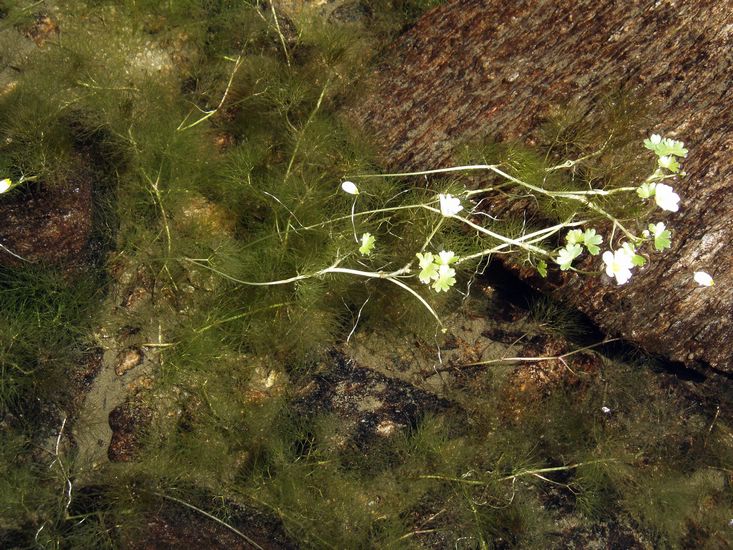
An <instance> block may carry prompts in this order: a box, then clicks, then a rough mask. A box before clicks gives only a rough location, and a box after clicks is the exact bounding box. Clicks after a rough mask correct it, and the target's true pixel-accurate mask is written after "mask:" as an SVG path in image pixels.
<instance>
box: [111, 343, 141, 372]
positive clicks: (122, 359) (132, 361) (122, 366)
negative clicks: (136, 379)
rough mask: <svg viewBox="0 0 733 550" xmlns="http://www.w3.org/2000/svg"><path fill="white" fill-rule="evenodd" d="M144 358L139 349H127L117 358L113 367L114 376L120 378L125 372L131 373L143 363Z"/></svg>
mask: <svg viewBox="0 0 733 550" xmlns="http://www.w3.org/2000/svg"><path fill="white" fill-rule="evenodd" d="M144 359H145V356H144V354H143V351H142V350H141V349H139V348H134V347H133V348H127V349H126V350H123V351H121V352H120V354H119V355H118V356H117V364H116V365H115V374H116V375H117V376H122V375H124V374H125V373H126V372H128V371H131V370H132V369H134V368H135V367H137V366H138V365H139V364H141V363H142V362H143V360H144Z"/></svg>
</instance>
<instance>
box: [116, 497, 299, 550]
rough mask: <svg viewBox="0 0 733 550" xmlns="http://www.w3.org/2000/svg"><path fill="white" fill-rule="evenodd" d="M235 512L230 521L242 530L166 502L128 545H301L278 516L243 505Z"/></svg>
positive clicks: (147, 548) (134, 549)
mask: <svg viewBox="0 0 733 550" xmlns="http://www.w3.org/2000/svg"><path fill="white" fill-rule="evenodd" d="M211 504H213V502H212V503H211ZM233 516H234V517H233V518H232V519H231V520H230V525H231V527H232V528H234V529H236V530H237V531H239V533H240V534H238V533H236V532H234V531H233V530H232V529H230V528H227V527H225V526H224V525H221V524H220V523H217V522H215V521H214V520H212V519H210V518H207V517H205V516H203V515H201V514H200V513H198V512H196V511H193V510H189V509H186V508H185V507H184V506H183V505H181V504H180V503H175V502H166V504H165V505H164V506H162V507H161V509H160V510H159V512H158V513H157V514H155V515H154V516H153V517H150V518H148V521H147V523H146V526H145V533H144V535H143V536H141V537H140V538H138V539H137V540H133V541H129V542H128V543H127V544H125V545H124V548H125V549H126V550H180V549H183V548H201V549H212V550H215V549H221V550H252V549H254V548H262V549H263V550H295V549H296V548H298V546H297V545H296V544H294V543H293V542H291V541H290V540H289V539H288V537H287V536H286V534H285V532H284V530H283V528H282V525H281V524H280V523H279V522H278V521H277V520H275V519H272V518H270V517H268V516H265V515H263V514H261V513H257V512H256V511H252V510H246V509H242V508H241V507H240V508H239V509H238V510H237V511H236V512H235V514H233ZM242 535H244V536H242ZM255 545H257V546H255Z"/></svg>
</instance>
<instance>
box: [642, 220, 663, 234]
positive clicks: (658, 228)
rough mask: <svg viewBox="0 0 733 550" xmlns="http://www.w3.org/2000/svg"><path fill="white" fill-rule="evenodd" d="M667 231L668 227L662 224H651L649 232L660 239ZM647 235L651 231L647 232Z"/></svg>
mask: <svg viewBox="0 0 733 550" xmlns="http://www.w3.org/2000/svg"><path fill="white" fill-rule="evenodd" d="M665 229H667V227H666V226H665V225H664V223H662V222H658V223H656V224H651V223H650V224H649V230H650V231H651V232H652V235H654V236H655V237H659V235H661V234H662V233H664V231H665ZM646 233H649V231H646Z"/></svg>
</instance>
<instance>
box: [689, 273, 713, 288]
mask: <svg viewBox="0 0 733 550" xmlns="http://www.w3.org/2000/svg"><path fill="white" fill-rule="evenodd" d="M693 278H694V279H695V282H696V283H697V284H699V285H700V286H713V285H714V284H715V281H713V278H712V277H711V276H710V275H708V274H707V273H705V272H704V271H695V275H694V276H693Z"/></svg>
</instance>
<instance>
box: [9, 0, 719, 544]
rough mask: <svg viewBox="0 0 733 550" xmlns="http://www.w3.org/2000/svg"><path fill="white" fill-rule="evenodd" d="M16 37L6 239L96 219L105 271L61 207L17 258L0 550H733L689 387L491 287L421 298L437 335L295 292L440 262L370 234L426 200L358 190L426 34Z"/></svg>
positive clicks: (510, 291) (79, 12) (385, 292)
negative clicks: (365, 103) (74, 185)
mask: <svg viewBox="0 0 733 550" xmlns="http://www.w3.org/2000/svg"><path fill="white" fill-rule="evenodd" d="M26 4H27V5H26ZM0 7H3V11H2V12H0V13H2V19H0V41H1V42H2V44H0V54H2V56H0V61H1V62H2V65H1V66H0V110H1V111H2V114H1V115H0V120H3V124H2V127H1V128H0V131H2V132H3V140H2V145H0V170H3V171H4V172H3V173H2V174H0V176H4V175H5V174H6V173H7V174H8V177H12V178H13V179H14V181H19V180H20V179H21V178H23V177H29V176H32V179H29V180H28V182H27V183H24V184H23V186H24V187H22V188H16V189H13V190H11V192H10V193H11V194H8V195H7V197H9V198H8V199H6V196H4V195H0V208H2V201H4V200H12V201H15V202H14V204H15V203H17V202H18V198H19V197H21V196H30V197H38V196H42V197H53V196H54V192H51V191H49V189H54V190H55V193H57V192H58V189H64V188H65V187H64V185H68V184H69V183H70V182H74V181H77V179H78V178H79V177H80V176H79V175H80V174H83V176H84V181H89V182H91V188H92V190H93V193H92V196H93V200H92V201H91V205H90V206H89V208H88V212H87V214H86V216H87V218H85V220H86V222H87V224H88V229H87V230H85V231H88V233H85V234H84V239H81V240H82V241H84V242H86V243H89V244H88V245H87V246H86V248H85V250H84V251H79V250H76V249H73V250H72V249H71V248H69V249H63V250H62V248H63V247H62V246H60V245H59V242H62V243H66V244H65V246H67V247H72V248H73V246H75V244H74V243H76V242H77V241H78V240H79V239H76V240H68V239H65V238H64V231H67V232H68V231H77V233H78V228H77V226H74V228H71V229H69V227H68V226H64V224H63V223H58V224H56V223H55V221H59V220H61V221H63V219H65V218H64V216H65V213H66V211H65V210H64V209H63V208H61V206H59V208H58V209H57V210H53V209H51V211H52V212H51V214H50V215H48V216H47V217H44V218H43V219H44V220H48V225H44V227H51V228H53V230H50V231H48V232H47V233H43V234H41V232H33V233H35V234H34V235H33V237H34V239H35V238H36V237H43V238H45V239H47V241H43V240H40V241H39V242H40V243H41V244H40V246H39V249H40V250H41V252H43V251H44V250H46V251H51V252H52V253H51V254H49V255H48V257H42V258H41V257H39V258H38V259H37V258H35V257H34V258H33V260H34V261H36V260H37V264H34V265H33V266H30V265H26V264H27V263H28V262H18V261H17V259H13V260H12V261H11V260H9V259H8V258H5V257H2V256H1V254H2V251H0V259H2V261H3V264H2V267H0V320H1V321H2V323H3V326H4V327H6V328H5V329H4V330H3V331H2V336H0V364H1V365H2V371H0V375H1V376H2V385H0V414H2V420H1V423H0V437H2V439H3V445H2V447H1V448H0V449H1V450H0V465H1V466H0V467H1V468H2V473H3V475H2V476H0V477H1V479H0V543H1V544H0V546H2V547H4V548H26V547H49V548H51V547H55V548H106V547H109V548H151V547H156V548H166V547H168V548H185V547H190V546H192V545H198V546H201V547H203V548H217V547H226V548H238V547H241V548H252V547H255V548H257V547H263V548H371V547H374V548H391V547H395V548H401V547H409V548H413V547H414V548H509V547H517V548H532V547H536V546H545V547H546V546H547V545H550V546H553V547H563V548H564V547H579V548H593V547H599V548H600V547H611V548H614V547H624V548H626V547H629V548H653V547H654V548H656V547H705V546H707V547H725V545H726V544H728V543H729V540H730V538H731V528H730V526H729V524H728V522H729V521H730V519H731V518H730V517H729V516H730V510H731V509H732V508H733V506H732V505H733V494H732V493H731V471H732V468H733V460H732V459H733V432H731V429H730V427H729V425H730V418H729V414H728V411H727V409H726V408H725V404H724V403H723V404H722V407H721V406H720V405H721V404H720V403H716V402H715V400H714V399H712V400H710V402H706V403H700V400H699V399H698V398H697V397H696V396H695V395H696V394H695V391H694V382H686V383H683V382H681V381H680V380H679V379H678V378H676V377H675V376H674V375H671V374H665V373H664V371H663V369H659V368H658V367H659V362H658V361H656V360H654V359H653V358H649V357H647V356H644V355H643V354H642V353H640V352H636V351H632V350H630V349H629V348H623V347H618V346H615V347H614V346H609V345H605V346H601V345H598V346H596V344H599V342H600V341H601V340H602V339H603V335H600V334H597V333H595V332H593V329H592V327H589V326H587V324H586V323H585V322H584V321H583V320H582V319H580V318H579V317H578V316H577V315H575V314H573V313H572V312H568V311H566V310H564V309H563V308H562V307H561V306H560V305H558V304H554V303H552V302H550V301H548V300H544V299H541V298H540V297H538V296H532V297H530V296H526V292H527V291H526V289H521V288H520V287H512V288H502V285H500V284H499V281H498V280H496V279H495V280H494V281H493V282H492V281H491V280H489V279H487V278H486V277H481V276H477V274H476V271H474V269H466V270H464V271H459V273H458V274H457V280H458V282H457V283H456V288H455V289H454V290H456V292H451V293H444V294H435V293H433V294H429V295H428V294H425V295H426V296H429V298H430V307H432V308H434V313H435V314H436V315H437V316H439V317H440V319H441V321H442V323H443V324H444V328H445V331H442V330H441V329H440V326H438V325H437V324H436V321H435V319H434V317H433V316H432V314H431V312H429V311H427V310H426V308H425V307H424V305H423V304H422V303H421V302H420V301H418V300H416V299H415V296H414V295H411V294H409V293H407V292H404V291H403V290H402V289H401V288H398V287H397V286H396V285H393V284H388V281H385V280H382V279H380V278H379V277H375V278H371V279H365V278H363V277H362V278H360V277H350V276H347V275H346V274H342V273H331V274H324V275H319V276H313V277H301V278H300V279H299V280H297V281H290V279H293V278H298V277H299V276H301V275H304V274H305V275H308V274H312V273H315V272H318V271H319V270H323V269H324V268H327V267H328V266H333V265H335V264H334V261H335V260H334V259H335V258H338V259H339V260H341V261H342V262H344V263H342V264H339V266H342V267H345V266H349V267H350V268H351V269H352V270H354V269H359V270H365V269H380V266H383V265H393V266H394V269H399V268H400V267H401V266H402V265H404V264H405V263H406V262H410V261H413V260H414V251H415V250H424V248H423V249H421V248H420V246H421V245H423V243H424V242H425V235H426V233H428V232H429V231H430V230H431V229H432V227H433V225H431V224H432V223H433V220H432V218H421V217H419V216H417V215H414V216H413V215H412V214H411V213H408V212H404V213H403V212H402V211H399V212H398V214H397V215H395V216H391V217H389V218H388V217H386V216H382V215H381V214H377V215H371V216H367V215H366V214H364V215H361V214H360V215H359V216H358V217H356V218H355V217H353V216H351V215H350V212H351V209H352V208H354V209H356V208H357V207H358V208H360V209H363V210H355V211H356V212H357V213H359V212H365V211H366V210H367V209H369V208H378V207H379V206H380V205H383V204H385V203H389V201H395V200H402V199H403V198H404V200H406V201H408V203H409V200H412V199H413V198H414V197H418V198H419V197H420V193H421V192H423V191H422V187H421V186H423V185H424V180H420V181H418V182H415V181H412V180H405V181H393V180H385V179H376V178H375V179H371V180H364V182H363V183H362V182H361V180H360V183H359V185H361V186H362V187H363V189H364V190H365V191H366V190H368V192H364V193H363V194H362V195H360V196H359V199H358V200H359V202H358V203H354V202H353V199H352V197H350V196H349V197H344V194H343V193H341V192H340V191H339V182H340V181H342V179H343V177H344V176H345V175H347V174H353V173H357V174H358V173H373V172H375V171H377V170H379V169H380V168H379V161H378V160H377V155H376V153H375V151H376V149H377V147H376V145H375V144H372V143H370V142H369V136H364V135H361V134H360V133H359V132H358V131H357V130H356V129H354V128H353V127H351V126H350V125H349V122H348V117H347V116H345V113H348V109H349V106H350V105H352V104H353V102H356V101H359V93H365V92H366V91H368V85H367V84H366V80H364V79H363V77H364V75H366V74H368V72H369V71H370V70H372V67H374V66H376V65H377V64H378V63H379V62H381V61H383V60H384V58H383V57H382V55H384V54H381V53H380V52H381V51H382V48H384V47H385V46H386V45H387V44H388V43H389V41H390V40H391V39H392V38H393V37H394V35H395V33H396V32H399V30H400V29H401V28H402V27H403V26H404V25H405V24H407V23H408V22H409V20H410V18H411V17H416V16H417V14H418V13H419V12H420V10H421V9H424V8H427V7H429V6H427V5H419V4H417V3H415V4H413V3H404V4H399V3H391V4H390V3H378V2H374V3H369V4H354V5H352V4H349V3H347V2H343V3H334V4H327V5H324V6H320V7H319V6H317V5H316V6H312V7H309V6H300V5H298V6H291V5H286V4H282V5H280V4H276V5H275V6H274V8H273V7H272V6H264V5H262V6H255V5H248V4H244V3H235V2H232V3H228V2H221V3H211V2H204V1H197V0H186V1H182V2H180V3H179V2H177V3H169V2H158V3H156V2H149V3H143V4H141V3H140V2H122V3H120V2H104V1H102V2H88V3H85V2H68V3H67V2H64V3H52V2H42V3H23V2H9V3H6V4H5V5H0ZM428 185H430V186H435V190H434V191H433V190H431V189H432V188H428V191H429V192H430V193H434V192H435V191H441V192H443V191H444V189H445V187H444V186H446V185H450V183H449V182H445V181H444V180H440V179H434V180H430V181H428ZM448 188H449V187H448ZM406 190H409V192H410V193H411V194H410V195H408V194H407V193H406V192H405V191H406ZM12 193H14V194H12ZM22 193H25V194H26V195H21V194H22ZM395 197H398V199H395ZM65 198H67V199H68V197H65ZM28 204H31V203H30V202H29V203H28ZM54 204H58V203H54ZM390 204H391V203H390ZM394 204H397V203H394ZM14 208H15V207H14ZM16 210H17V208H15V209H14V211H16ZM29 210H31V208H30V207H29ZM74 211H75V212H80V211H81V210H79V209H77V210H74ZM54 213H55V215H54ZM426 215H429V214H426ZM29 219H36V218H33V217H32V216H31V217H30V218H29ZM13 220H15V221H14V222H13V223H14V224H17V225H21V224H30V222H29V221H28V220H27V219H24V218H22V217H18V218H17V219H16V218H13ZM36 223H38V222H36ZM43 223H44V224H46V221H44V222H43ZM517 223H519V222H517ZM517 223H515V225H517ZM370 224H371V225H370ZM508 225H509V223H508V222H507V226H508ZM82 226H84V224H82ZM29 227H31V226H30V225H28V226H24V228H23V229H24V231H25V232H23V231H20V230H18V232H17V233H13V229H12V227H11V228H10V229H8V228H6V227H4V228H3V230H2V231H3V233H2V234H3V235H5V234H6V233H8V235H14V236H15V237H14V238H16V241H13V243H14V246H20V247H22V246H23V239H22V237H23V235H24V234H27V233H29V231H27V230H28V228H29ZM85 227H86V226H85ZM357 228H358V230H359V234H361V233H362V232H363V231H366V230H370V231H373V232H375V233H377V232H378V231H379V233H378V241H377V243H378V247H377V249H376V250H377V253H376V255H375V256H373V257H362V256H357V255H356V253H353V254H351V255H350V256H348V257H346V254H347V253H346V252H344V251H347V250H351V248H354V241H355V236H357V235H356V233H357ZM436 233H437V231H436ZM76 236H77V237H78V236H79V235H78V234H77V235H76ZM436 238H438V239H441V241H440V244H441V245H442V246H444V247H445V248H444V249H446V250H448V249H455V250H461V248H460V247H464V248H465V247H467V246H468V245H469V244H473V243H472V241H471V239H472V238H473V237H472V236H467V235H465V234H462V233H461V232H458V231H455V232H450V231H446V232H445V233H440V234H438V237H436ZM70 243H71V244H70ZM72 245H73V246H72ZM382 247H384V248H390V247H391V251H392V252H393V253H394V254H395V258H396V259H391V258H389V257H387V256H386V255H382V254H383V253H382V252H381V251H382V250H383V248H382ZM449 247H452V248H449ZM390 262H392V263H391V264H390ZM474 268H475V270H478V269H479V268H482V269H488V270H491V269H492V267H491V266H486V265H483V264H481V265H479V266H474ZM390 269H392V268H390ZM284 280H285V281H289V282H287V283H283V284H278V285H270V286H266V287H255V286H251V285H246V284H242V281H249V282H259V283H262V282H265V281H284ZM405 280H408V281H410V282H411V283H412V282H415V281H414V277H412V279H405ZM414 288H416V289H417V290H418V291H420V292H422V291H423V287H421V286H417V284H416V286H415V287H414ZM458 289H460V290H461V292H460V293H459V292H458ZM588 346H589V347H588ZM582 347H588V349H585V350H582V351H578V350H579V348H582ZM93 357H96V358H97V360H93V359H92V358H93ZM691 388H692V390H693V391H691Z"/></svg>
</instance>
